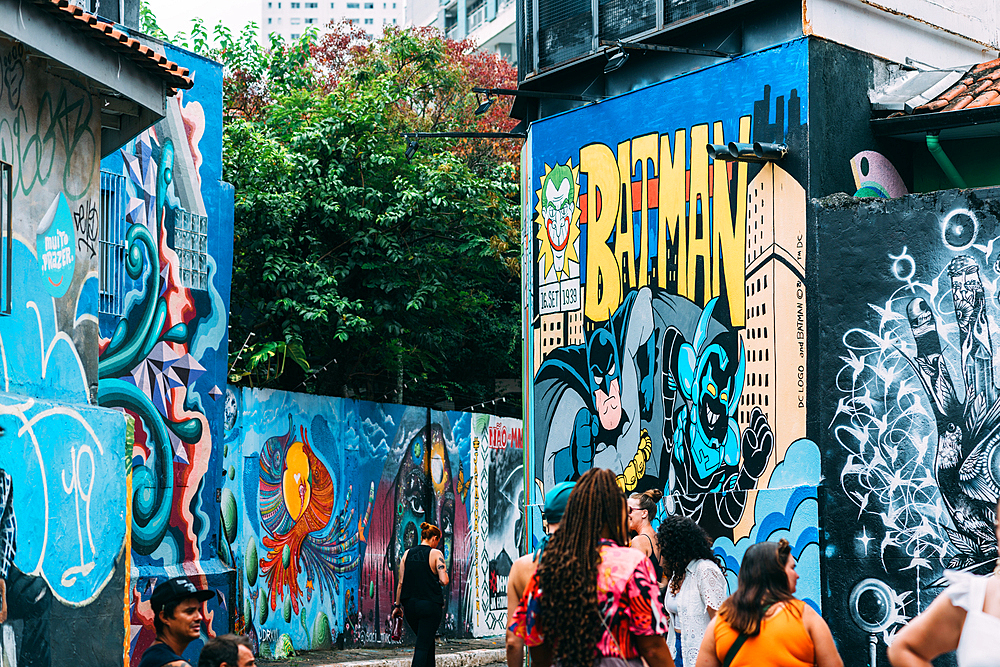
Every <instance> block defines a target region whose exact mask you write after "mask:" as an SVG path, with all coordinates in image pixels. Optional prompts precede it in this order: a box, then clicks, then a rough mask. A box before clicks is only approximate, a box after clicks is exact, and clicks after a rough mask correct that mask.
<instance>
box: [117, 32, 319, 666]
mask: <svg viewBox="0 0 1000 667" xmlns="http://www.w3.org/2000/svg"><path fill="white" fill-rule="evenodd" d="M165 48H166V49H167V56H168V57H169V58H171V59H173V60H174V61H176V62H179V63H181V64H182V65H183V66H185V67H188V68H189V69H190V70H191V73H192V74H191V76H192V78H193V79H194V82H195V86H194V88H193V89H192V90H190V91H182V92H180V93H178V94H177V95H175V96H174V97H171V98H168V99H167V104H166V118H165V119H164V120H163V121H161V122H159V123H157V124H156V125H154V126H153V127H152V128H150V129H149V130H147V131H145V132H143V133H142V134H140V135H139V136H138V137H137V138H136V139H135V140H133V141H131V142H129V143H128V144H127V145H125V146H123V147H122V148H121V149H120V150H119V151H117V152H116V153H114V154H112V155H111V156H109V157H108V158H106V159H105V160H104V162H103V163H102V168H103V169H104V172H105V174H104V175H105V178H104V179H102V183H105V184H106V185H105V189H104V190H103V192H102V195H103V197H104V199H105V200H106V201H110V202H112V203H113V204H114V205H113V206H110V207H108V208H109V209H110V210H120V211H121V212H122V215H121V216H120V218H118V219H115V220H111V221H110V222H109V229H108V230H107V232H108V233H107V236H108V238H110V239H114V238H115V237H116V236H117V238H120V239H122V241H121V245H120V246H116V245H114V244H113V243H110V242H105V241H102V261H103V262H104V263H105V264H106V266H102V271H104V270H105V269H106V270H107V271H108V272H109V273H112V274H118V275H121V276H123V278H124V279H123V280H122V282H121V288H120V289H118V290H115V289H113V288H111V287H109V286H108V285H106V284H102V288H101V289H102V292H101V308H102V311H101V316H100V329H101V334H102V338H101V343H100V361H99V373H100V388H99V394H98V399H99V402H100V404H101V405H102V406H107V407H113V408H116V409H119V410H123V411H124V412H126V413H127V414H129V415H131V416H132V417H133V418H134V419H135V439H134V445H133V447H132V450H131V452H130V455H129V461H130V466H129V468H130V471H131V472H130V479H129V484H130V487H129V488H130V495H129V498H128V510H129V535H130V539H129V545H128V546H129V550H130V557H131V562H132V570H133V572H135V573H137V576H131V575H130V578H129V581H128V584H127V585H128V587H129V590H130V592H131V595H130V598H131V601H130V616H131V621H130V626H131V632H130V638H129V650H130V655H131V660H132V662H133V663H137V662H138V660H139V658H140V656H141V655H142V652H143V651H144V650H145V648H146V647H147V646H148V645H149V644H150V643H151V642H152V641H153V639H154V637H155V633H154V630H153V624H152V621H153V614H152V610H151V609H150V606H149V597H150V595H151V594H152V590H153V588H154V587H155V585H156V583H157V582H159V581H162V580H163V579H165V578H169V577H170V576H176V575H177V574H180V573H181V572H183V573H184V574H187V575H188V576H191V577H193V578H194V579H195V580H196V581H198V583H199V584H201V585H205V586H208V587H210V588H213V589H215V590H216V591H218V593H219V595H218V596H217V597H216V598H215V599H213V600H210V601H208V602H207V603H205V607H204V609H203V611H204V613H205V615H206V619H207V622H206V623H205V624H204V626H203V627H204V630H203V632H204V635H205V636H204V638H205V639H207V638H209V637H211V636H214V635H215V634H218V633H224V632H226V631H228V630H229V618H230V614H231V613H232V609H231V608H230V607H231V597H232V594H233V591H232V590H231V584H230V583H229V577H228V575H227V569H228V568H227V566H226V564H225V563H223V562H222V561H220V560H219V558H218V556H217V545H218V544H219V538H220V528H221V526H220V519H219V516H220V501H221V499H220V498H219V497H217V496H216V489H219V488H221V486H222V480H221V475H220V472H219V461H220V460H221V458H222V457H221V451H220V448H221V443H222V422H223V416H224V392H225V386H226V385H225V382H226V358H227V353H228V337H227V321H228V312H229V309H228V305H227V304H228V299H229V287H230V276H231V265H232V215H233V213H232V211H233V209H232V189H231V188H230V187H229V186H228V185H226V184H225V183H223V182H222V181H221V176H222V175H221V156H222V92H221V86H222V83H221V80H222V72H221V66H220V65H218V64H217V63H214V62H212V61H209V60H205V59H202V58H199V57H196V56H193V55H191V54H188V53H186V52H183V51H180V50H178V49H173V48H171V47H169V46H167V47H165ZM116 224H117V225H119V226H120V230H119V231H118V232H116V231H115V230H114V229H112V227H113V226H114V225H116ZM116 258H117V259H116ZM116 261H117V262H119V263H117V264H116ZM291 546H295V547H296V548H299V547H301V543H300V542H298V543H297V542H294V540H292V543H291ZM279 556H280V553H279ZM201 645H202V642H198V641H196V642H194V643H193V644H192V645H191V646H190V647H189V648H188V651H189V654H188V655H189V657H191V658H192V659H193V657H194V656H197V653H198V650H199V649H200V646H201Z"/></svg>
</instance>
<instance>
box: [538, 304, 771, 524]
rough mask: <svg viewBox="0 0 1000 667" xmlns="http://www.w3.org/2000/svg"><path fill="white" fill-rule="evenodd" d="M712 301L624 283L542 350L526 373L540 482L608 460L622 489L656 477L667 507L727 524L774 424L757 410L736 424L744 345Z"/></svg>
mask: <svg viewBox="0 0 1000 667" xmlns="http://www.w3.org/2000/svg"><path fill="white" fill-rule="evenodd" d="M717 301H718V299H712V300H711V301H710V302H709V303H708V305H707V306H706V307H705V309H704V310H702V309H701V308H699V307H698V306H697V304H695V303H693V302H692V301H690V300H688V299H686V298H684V297H679V296H676V295H671V294H667V293H666V292H660V291H656V292H654V291H653V290H651V289H650V288H648V287H645V288H642V289H639V290H635V291H632V292H629V293H628V294H627V295H626V297H625V299H624V300H623V301H622V304H621V305H620V306H619V307H618V309H617V310H616V311H615V312H614V313H613V314H612V316H611V317H610V318H609V320H608V321H607V322H605V323H603V324H602V325H600V326H597V327H595V328H594V329H593V331H591V332H590V333H589V334H588V336H587V337H586V340H585V342H584V343H582V344H578V345H570V346H566V347H562V348H558V349H555V350H553V351H552V352H551V353H550V354H549V355H548V357H547V358H546V360H545V361H544V362H543V363H542V364H541V366H540V368H539V370H538V373H537V375H536V377H535V409H536V414H537V419H536V420H535V421H534V424H535V429H536V432H535V438H536V440H535V442H536V443H538V444H537V445H536V452H538V453H539V457H538V458H537V459H536V476H538V477H539V478H541V479H542V480H544V484H545V486H546V488H548V487H549V486H551V485H552V484H555V483H558V482H561V481H565V480H572V479H576V478H577V477H579V476H580V475H581V474H583V473H584V472H585V471H586V470H589V469H590V468H592V467H599V468H609V469H611V470H613V471H615V472H616V473H617V474H618V483H619V486H620V487H621V488H622V489H623V490H624V491H628V492H631V491H642V490H644V489H647V488H660V489H666V492H667V494H668V495H669V496H670V501H669V502H670V503H671V505H672V509H674V511H679V512H682V513H684V514H687V515H690V516H693V517H694V518H696V519H697V520H698V521H699V522H700V523H701V524H702V525H703V526H705V527H706V529H707V530H709V533H710V534H713V535H723V534H730V535H731V534H732V529H733V527H734V526H735V525H736V524H737V523H738V522H739V520H740V517H741V516H742V513H743V508H744V506H745V504H746V490H747V489H751V488H753V487H754V486H755V484H756V481H757V479H758V478H759V477H760V476H761V474H762V472H763V471H764V468H765V466H766V464H767V462H768V459H769V457H770V455H771V452H772V449H773V434H772V433H771V428H770V426H769V425H768V423H767V420H766V419H765V418H764V415H763V413H762V412H761V411H760V410H756V411H753V412H752V417H751V426H750V428H748V429H745V430H744V431H743V433H742V434H741V433H740V429H739V426H738V424H737V420H736V411H737V409H738V406H739V405H740V396H741V394H742V392H743V387H744V382H745V374H746V363H745V355H744V349H743V344H742V342H741V341H740V338H739V336H738V335H737V334H736V332H734V331H732V330H731V329H729V328H728V327H726V326H725V325H724V324H723V323H721V322H720V321H719V320H718V319H716V318H715V317H714V316H713V314H714V313H715V310H716V308H715V306H716V302H717ZM720 310H721V309H720ZM542 443H544V444H542ZM705 494H709V495H707V496H706V495H705Z"/></svg>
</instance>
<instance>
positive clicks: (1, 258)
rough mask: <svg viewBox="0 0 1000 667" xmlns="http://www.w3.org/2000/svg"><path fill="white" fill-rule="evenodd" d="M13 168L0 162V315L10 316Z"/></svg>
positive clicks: (12, 272) (12, 251) (12, 243)
mask: <svg viewBox="0 0 1000 667" xmlns="http://www.w3.org/2000/svg"><path fill="white" fill-rule="evenodd" d="M13 201H14V168H13V167H12V166H11V165H9V164H7V163H6V162H0V234H2V235H3V244H2V246H0V249H2V255H0V266H2V267H3V273H2V276H3V280H2V281H0V290H2V294H0V297H2V298H0V315H10V314H11V312H12V305H13V295H12V294H11V292H12V291H13V285H12V283H13V278H14V267H13V263H14V215H13Z"/></svg>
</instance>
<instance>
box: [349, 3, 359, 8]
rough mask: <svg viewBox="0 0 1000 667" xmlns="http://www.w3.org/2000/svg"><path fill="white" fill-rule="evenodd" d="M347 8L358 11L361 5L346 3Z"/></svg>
mask: <svg viewBox="0 0 1000 667" xmlns="http://www.w3.org/2000/svg"><path fill="white" fill-rule="evenodd" d="M347 8H348V9H360V8H361V3H360V2H348V3H347Z"/></svg>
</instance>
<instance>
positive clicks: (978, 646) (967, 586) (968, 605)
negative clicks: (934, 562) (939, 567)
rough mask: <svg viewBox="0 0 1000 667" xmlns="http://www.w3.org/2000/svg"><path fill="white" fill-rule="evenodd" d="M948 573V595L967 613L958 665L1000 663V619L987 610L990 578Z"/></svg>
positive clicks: (971, 666)
mask: <svg viewBox="0 0 1000 667" xmlns="http://www.w3.org/2000/svg"><path fill="white" fill-rule="evenodd" d="M944 576H945V578H946V579H947V580H948V583H949V584H950V585H949V586H948V588H947V589H946V590H945V592H944V594H945V595H947V596H948V598H949V599H950V600H951V603H952V604H953V605H955V606H956V607H961V608H962V609H964V610H965V611H966V612H967V614H966V616H965V624H964V625H963V626H962V636H961V638H959V640H958V650H957V651H956V652H955V657H956V658H957V659H958V667H993V666H994V665H996V664H997V655H996V654H997V650H996V643H995V642H996V637H997V636H998V635H1000V618H997V617H996V616H993V615H991V614H987V613H986V612H984V611H983V603H984V602H985V600H986V582H988V581H989V580H990V578H989V577H977V576H976V575H974V574H968V573H965V572H945V573H944Z"/></svg>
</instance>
